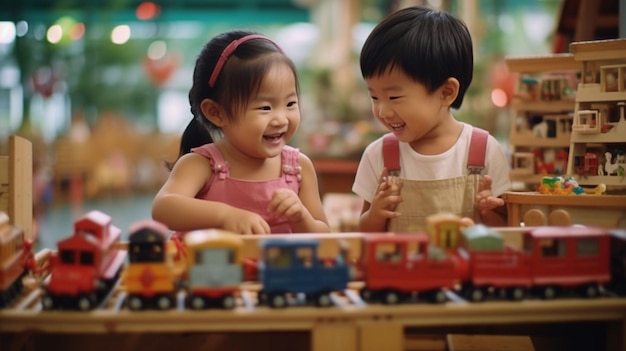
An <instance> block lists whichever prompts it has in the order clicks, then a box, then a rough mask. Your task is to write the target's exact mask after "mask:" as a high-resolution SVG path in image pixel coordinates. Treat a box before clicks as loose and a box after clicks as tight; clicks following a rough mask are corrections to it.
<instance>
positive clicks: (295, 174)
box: [281, 145, 302, 182]
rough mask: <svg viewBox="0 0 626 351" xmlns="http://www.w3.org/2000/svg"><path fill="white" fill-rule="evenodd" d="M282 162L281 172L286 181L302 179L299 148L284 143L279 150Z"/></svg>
mask: <svg viewBox="0 0 626 351" xmlns="http://www.w3.org/2000/svg"><path fill="white" fill-rule="evenodd" d="M281 157H282V163H283V174H284V175H285V178H286V179H287V182H293V181H297V182H300V181H301V180H302V174H301V173H302V167H300V150H299V149H297V148H294V147H291V146H289V145H285V147H284V148H283V151H282V152H281Z"/></svg>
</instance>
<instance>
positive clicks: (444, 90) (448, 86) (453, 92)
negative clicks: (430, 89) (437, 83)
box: [441, 77, 461, 106]
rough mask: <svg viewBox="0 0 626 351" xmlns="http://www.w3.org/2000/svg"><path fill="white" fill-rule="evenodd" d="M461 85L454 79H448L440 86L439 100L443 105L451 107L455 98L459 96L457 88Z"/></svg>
mask: <svg viewBox="0 0 626 351" xmlns="http://www.w3.org/2000/svg"><path fill="white" fill-rule="evenodd" d="M460 86H461V84H460V83H459V81H458V79H456V78H452V77H450V78H448V80H446V81H445V82H444V83H443V85H442V86H441V98H442V100H443V101H444V105H447V106H451V105H452V103H453V102H454V100H456V97H457V96H458V95H459V87H460Z"/></svg>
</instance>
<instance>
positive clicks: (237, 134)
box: [222, 63, 300, 158]
mask: <svg viewBox="0 0 626 351" xmlns="http://www.w3.org/2000/svg"><path fill="white" fill-rule="evenodd" d="M299 124H300V107H299V106H298V95H297V91H296V79H295V77H294V74H293V72H292V71H291V69H290V68H289V66H288V65H286V64H283V63H277V64H275V65H274V66H273V67H272V68H271V69H270V70H269V71H268V72H267V74H266V75H265V77H264V78H263V81H262V82H261V86H260V89H259V92H258V94H257V96H253V97H251V99H250V100H249V101H248V105H247V108H246V110H245V111H243V112H242V113H238V115H237V116H235V118H234V119H233V121H230V122H227V125H225V126H223V127H222V131H223V133H224V136H225V137H226V138H227V139H228V140H229V142H230V143H231V144H232V145H233V146H235V147H236V148H237V149H238V150H239V151H240V152H241V153H243V154H246V155H248V156H249V157H253V158H270V157H274V156H277V155H280V153H281V150H282V149H283V147H284V146H285V144H287V142H288V141H289V139H291V137H292V136H293V134H294V133H295V132H296V129H297V128H298V125H299Z"/></svg>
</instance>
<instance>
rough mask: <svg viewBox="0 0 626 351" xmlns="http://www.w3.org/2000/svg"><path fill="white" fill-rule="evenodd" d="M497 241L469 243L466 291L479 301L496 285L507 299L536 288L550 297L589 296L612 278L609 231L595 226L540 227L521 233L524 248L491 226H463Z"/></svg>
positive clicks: (471, 233)
mask: <svg viewBox="0 0 626 351" xmlns="http://www.w3.org/2000/svg"><path fill="white" fill-rule="evenodd" d="M464 234H465V239H466V240H467V241H470V240H471V239H472V238H473V237H475V238H478V239H483V240H484V239H488V240H489V242H493V244H492V245H490V246H488V247H484V248H483V247H481V248H478V249H471V248H470V249H469V250H467V251H468V253H469V260H470V265H469V267H470V270H469V279H465V280H464V283H463V290H464V295H465V296H468V297H469V299H470V300H472V301H481V300H483V299H484V297H485V296H487V294H488V293H489V292H490V291H493V290H494V289H495V290H496V294H497V293H498V292H500V293H501V294H502V295H505V296H507V297H508V298H509V299H513V300H521V299H523V298H524V297H525V296H526V295H527V294H528V293H529V292H531V291H535V292H537V293H538V294H539V295H540V296H541V297H543V298H546V299H551V298H554V297H556V296H557V295H558V294H560V293H565V292H567V291H571V292H578V293H579V294H582V295H583V296H586V297H597V296H599V295H601V294H602V290H603V289H604V285H606V284H607V283H609V280H610V279H609V276H610V274H609V244H610V242H609V240H610V236H609V232H608V230H607V229H603V228H599V227H598V228H593V227H569V226H567V227H541V228H534V229H529V230H528V231H526V232H524V234H523V245H522V249H520V250H515V249H512V248H511V247H507V246H505V245H504V244H503V243H502V242H501V239H499V238H498V236H497V235H496V234H494V233H493V232H492V231H487V230H486V228H482V226H481V225H478V226H477V227H476V228H472V227H470V228H468V229H467V230H466V231H464Z"/></svg>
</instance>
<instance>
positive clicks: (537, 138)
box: [506, 54, 582, 189]
mask: <svg viewBox="0 0 626 351" xmlns="http://www.w3.org/2000/svg"><path fill="white" fill-rule="evenodd" d="M506 63H507V66H508V69H509V71H511V72H516V73H517V74H519V75H520V83H519V85H518V88H517V92H516V94H515V96H514V98H513V100H512V102H511V118H512V121H511V129H510V131H509V143H510V145H511V148H512V167H511V173H510V176H511V180H512V181H514V184H516V186H517V184H520V185H521V188H522V189H525V188H527V187H529V186H530V185H532V184H536V183H538V182H539V181H540V179H541V177H543V176H549V175H564V174H565V170H566V168H567V165H566V163H567V159H568V148H569V142H570V135H571V126H572V123H573V122H572V121H573V119H574V114H573V112H574V94H575V89H574V88H575V87H576V85H577V78H576V76H577V73H578V72H580V70H581V68H582V65H581V64H580V63H579V62H576V61H574V58H573V56H572V55H571V54H554V55H544V56H528V57H507V58H506Z"/></svg>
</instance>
